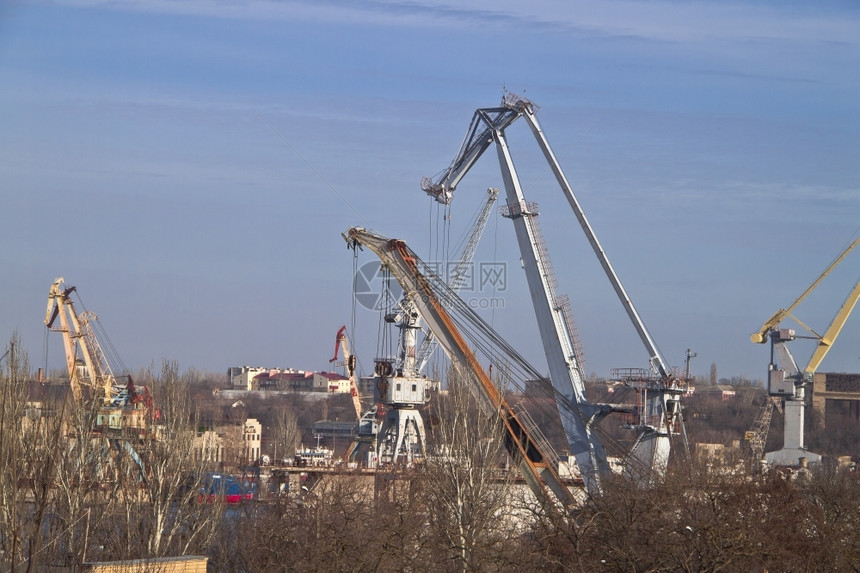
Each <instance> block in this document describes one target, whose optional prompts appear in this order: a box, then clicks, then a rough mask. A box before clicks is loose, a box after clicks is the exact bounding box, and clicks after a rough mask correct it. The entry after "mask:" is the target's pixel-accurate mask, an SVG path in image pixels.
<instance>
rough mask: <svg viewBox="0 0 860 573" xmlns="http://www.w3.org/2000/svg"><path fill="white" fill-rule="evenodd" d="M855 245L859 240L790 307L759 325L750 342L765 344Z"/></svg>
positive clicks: (777, 312)
mask: <svg viewBox="0 0 860 573" xmlns="http://www.w3.org/2000/svg"><path fill="white" fill-rule="evenodd" d="M857 245H860V238H858V239H855V240H854V242H852V243H851V244H850V245H848V247H847V248H846V249H845V250H844V251H842V254H841V255H839V256H838V257H836V260H834V261H833V262H832V263H830V266H828V267H827V268H826V269H824V272H823V273H821V275H820V276H819V277H818V278H817V279H815V281H813V283H812V284H811V285H809V287H808V288H807V289H806V290H805V291H803V293H802V294H801V295H800V296H799V297H797V300H795V301H794V302H793V303H792V304H791V306H789V307H788V308H785V309H783V308H781V309H779V310H777V311H776V312H775V313H773V316H771V317H770V318H768V319H767V320H766V321H764V323H763V324H762V325H761V328H759V329H758V330H757V331H755V332H753V333H752V334H751V335H750V340H752V341H753V342H755V343H757V344H764V343H765V342H767V335H768V333H769V332H770V331H772V330H773V329H775V328H776V327H777V326H779V323H780V322H782V321H783V320H785V319H786V318H787V317H789V316H791V313H792V311H794V309H795V308H797V305H799V304H800V303H801V302H803V299H805V298H806V297H807V296H809V293H811V292H812V291H813V290H815V287H817V286H818V285H819V283H821V281H823V280H824V278H825V277H826V276H827V275H829V274H830V271H832V270H833V269H834V268H836V266H837V265H838V264H839V263H841V262H842V259H844V258H845V257H846V256H848V253H850V252H851V251H852V250H853V249H854V247H856V246H857ZM849 312H850V311H849Z"/></svg>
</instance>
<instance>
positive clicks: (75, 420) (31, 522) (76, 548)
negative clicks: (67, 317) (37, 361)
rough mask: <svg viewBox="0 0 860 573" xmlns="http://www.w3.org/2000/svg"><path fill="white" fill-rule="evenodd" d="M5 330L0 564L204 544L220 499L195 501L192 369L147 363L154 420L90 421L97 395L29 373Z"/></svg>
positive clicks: (201, 472) (177, 550) (132, 554)
mask: <svg viewBox="0 0 860 573" xmlns="http://www.w3.org/2000/svg"><path fill="white" fill-rule="evenodd" d="M17 342H18V340H17V338H16V337H13V339H12V342H11V344H10V346H9V352H8V353H7V354H6V356H5V359H4V360H3V362H2V365H0V552H2V553H0V564H2V568H3V570H4V571H5V570H11V571H19V570H20V571H32V570H36V569H38V568H39V565H40V564H45V563H50V564H66V565H72V566H75V565H76V564H80V563H82V562H84V561H87V560H90V561H92V560H111V559H131V558H152V557H161V556H165V555H183V554H188V553H200V552H205V551H206V549H207V548H208V546H209V543H210V541H211V539H212V538H213V536H214V534H215V531H216V528H217V527H218V526H219V525H220V522H221V513H222V511H223V509H222V507H221V505H220V504H200V503H198V502H197V500H198V495H199V490H200V488H205V487H206V486H207V482H206V476H205V470H206V466H205V465H204V464H203V462H202V461H201V459H202V457H201V456H200V455H198V453H197V452H195V436H196V431H197V416H196V413H195V410H194V408H193V407H190V405H191V404H192V402H191V400H190V397H189V388H190V387H191V386H192V385H193V384H194V382H195V380H193V378H194V373H193V372H190V373H186V374H182V375H180V373H179V369H178V366H177V364H176V363H174V362H165V363H164V364H163V365H162V367H161V369H160V370H159V371H157V372H156V371H152V370H149V371H147V372H145V373H144V374H143V376H142V377H141V378H142V379H139V380H138V383H139V384H143V385H146V386H147V387H148V388H149V390H150V392H151V393H152V396H153V402H154V403H155V404H156V405H157V406H156V407H157V412H158V415H157V421H155V422H154V423H153V424H152V426H151V428H150V431H149V432H147V433H145V434H143V435H141V434H140V433H132V432H131V431H129V432H126V433H124V434H118V435H106V434H102V433H100V432H97V431H96V425H95V421H96V416H97V413H98V401H85V402H81V403H75V402H74V400H73V399H72V398H71V396H70V393H69V392H66V391H62V390H64V389H62V388H61V389H60V390H61V391H57V390H58V388H57V387H50V386H41V385H39V384H37V383H34V382H32V381H31V378H30V368H29V362H28V358H27V355H26V353H25V352H23V351H22V350H21V349H20V345H19V344H17Z"/></svg>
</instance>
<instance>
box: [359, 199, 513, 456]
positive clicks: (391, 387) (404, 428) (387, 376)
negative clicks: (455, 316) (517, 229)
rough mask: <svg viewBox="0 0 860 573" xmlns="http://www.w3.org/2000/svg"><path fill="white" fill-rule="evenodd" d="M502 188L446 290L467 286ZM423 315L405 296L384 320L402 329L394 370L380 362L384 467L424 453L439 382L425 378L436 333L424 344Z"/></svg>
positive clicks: (485, 209) (488, 203) (484, 209)
mask: <svg viewBox="0 0 860 573" xmlns="http://www.w3.org/2000/svg"><path fill="white" fill-rule="evenodd" d="M498 195H499V190H498V189H493V188H490V189H487V197H486V199H485V200H484V203H483V205H482V206H481V208H480V210H479V212H478V215H477V217H476V219H475V222H474V224H473V225H472V229H471V231H470V233H469V238H468V240H467V241H466V246H465V247H464V248H463V252H462V253H461V255H460V259H459V260H458V261H457V264H456V265H455V267H454V269H453V270H452V271H451V273H450V276H449V277H448V286H449V287H450V288H451V289H452V290H453V291H454V292H458V291H459V290H460V289H461V288H462V287H463V285H464V284H465V282H466V277H467V273H468V270H469V265H470V264H471V262H472V259H473V258H474V256H475V251H476V250H477V248H478V243H479V241H480V239H481V236H482V235H483V233H484V228H485V227H486V225H487V221H488V220H489V217H490V214H491V213H492V211H493V205H494V204H495V202H496V198H497V197H498ZM419 319H420V316H419V313H418V312H417V311H416V309H415V305H414V304H413V303H412V301H411V300H410V299H409V297H404V298H403V299H402V300H401V301H400V303H399V311H398V312H397V313H391V314H389V315H386V316H385V321H386V322H388V323H393V324H396V325H397V327H398V329H399V330H400V335H399V337H398V340H399V353H398V357H397V360H396V361H395V362H394V365H393V368H389V365H388V363H387V362H386V361H384V360H378V361H377V368H376V377H377V381H376V387H377V390H378V392H377V394H378V395H379V397H380V399H381V400H380V401H381V402H383V403H384V404H385V406H386V411H385V419H384V421H383V424H382V428H381V430H380V432H379V444H378V459H379V461H380V462H383V463H397V462H398V461H400V460H403V461H406V462H407V463H411V462H412V461H413V459H414V457H415V456H416V454H420V455H422V456H423V455H424V454H425V453H426V452H425V449H426V448H425V431H424V420H423V418H422V416H421V411H420V408H421V407H422V406H424V405H426V404H427V403H428V402H429V401H430V394H431V392H432V391H434V390H436V389H437V387H438V383H437V382H436V381H434V380H431V379H429V378H428V377H427V376H425V375H424V374H423V371H424V367H425V366H426V365H427V362H428V360H429V359H430V357H431V356H432V354H433V351H434V350H435V348H436V346H437V344H438V343H437V341H436V337H435V335H434V334H433V332H432V331H431V332H426V333H425V334H424V339H423V340H422V342H421V344H420V346H419V345H418V343H417V340H418V339H417V334H418V331H419V330H421V325H420V320H419Z"/></svg>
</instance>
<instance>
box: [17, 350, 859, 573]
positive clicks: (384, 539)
mask: <svg viewBox="0 0 860 573" xmlns="http://www.w3.org/2000/svg"><path fill="white" fill-rule="evenodd" d="M13 342H16V341H14V340H13ZM196 376H197V374H196V373H195V372H193V371H192V372H186V373H183V374H180V372H179V369H178V366H177V365H176V364H175V363H172V362H166V363H164V364H163V365H162V366H161V368H160V369H158V370H157V371H155V370H152V371H148V372H146V373H143V374H142V375H141V376H139V383H140V384H145V385H147V386H148V387H149V388H150V390H151V392H152V394H153V398H154V400H153V401H154V403H155V404H156V406H157V408H158V410H159V412H158V421H157V424H156V426H157V428H158V434H159V435H158V439H140V438H137V437H134V436H130V435H129V436H125V437H124V439H114V440H108V439H106V438H105V437H103V436H98V435H95V434H94V433H93V431H92V429H93V417H94V415H95V412H94V411H93V410H92V409H87V408H80V407H74V405H73V404H71V403H70V402H69V401H67V400H66V399H65V395H61V396H50V395H46V396H44V397H43V403H42V404H34V403H33V399H32V398H33V391H32V388H30V387H29V386H28V385H29V364H28V363H27V357H26V355H25V354H24V353H22V352H20V350H19V349H18V347H17V345H13V346H12V347H11V348H10V352H9V354H7V356H6V357H5V358H4V359H3V362H2V365H0V551H2V552H3V553H2V556H0V563H2V569H3V570H15V571H32V570H35V569H36V568H37V567H38V565H39V564H45V563H50V564H69V565H72V566H75V565H77V564H80V563H82V562H84V561H88V560H89V561H92V560H117V559H130V558H155V557H160V556H166V555H182V554H203V555H208V556H209V558H210V568H211V569H212V570H215V571H225V572H226V571H270V570H274V571H359V570H374V571H429V570H434V571H437V570H438V571H464V572H465V571H519V570H535V571H599V570H608V571H777V570H779V571H852V570H853V571H860V527H858V526H860V480H858V479H856V475H855V474H854V473H852V472H847V471H837V470H835V469H833V470H825V469H821V470H819V471H815V472H811V473H803V474H801V475H800V476H799V477H798V478H797V479H788V478H786V477H785V476H782V475H779V474H767V475H764V476H759V477H755V478H752V477H748V476H734V475H730V474H722V473H719V472H714V471H709V470H705V469H700V468H696V467H693V466H690V465H684V464H676V465H674V466H673V469H672V473H671V474H670V475H668V476H667V477H666V479H665V480H663V481H662V482H661V483H659V484H655V485H654V486H653V487H648V488H643V487H641V485H639V484H636V483H632V482H630V481H628V480H626V479H625V478H623V477H621V476H619V477H617V478H614V479H608V480H606V481H605V491H604V494H603V495H601V496H596V497H586V496H583V499H582V503H581V505H579V506H578V507H576V508H573V509H568V510H561V509H560V508H550V507H541V506H539V505H537V504H536V503H535V502H534V498H533V496H532V495H531V494H530V492H529V491H528V490H527V489H526V488H525V487H524V486H523V485H522V483H521V482H520V481H519V480H518V478H517V476H516V475H514V474H512V473H510V472H507V471H505V466H506V465H507V464H506V458H505V454H504V450H505V448H504V441H503V434H502V433H501V432H500V431H499V428H498V425H497V423H496V422H495V421H494V420H492V419H488V418H487V417H485V416H482V415H481V414H480V413H479V412H478V411H477V410H476V409H475V407H474V405H473V404H472V402H471V399H470V396H469V394H468V392H467V391H466V390H465V389H464V388H463V387H462V386H459V385H457V384H456V383H454V384H451V385H450V393H449V395H448V396H447V397H444V398H443V397H440V398H439V399H438V400H436V401H435V402H434V404H433V408H434V409H435V411H434V412H433V413H432V415H431V416H428V418H429V419H431V420H433V423H432V424H431V426H430V428H429V434H430V435H429V447H430V449H431V453H432V455H431V456H430V457H429V458H428V459H427V460H426V461H425V462H424V463H423V464H420V465H419V466H417V467H416V468H413V470H412V472H411V473H408V474H404V473H396V474H395V473H392V474H386V473H379V474H377V475H376V476H375V477H367V476H364V475H361V474H357V473H349V472H346V473H344V474H342V475H339V476H333V477H331V478H329V479H325V480H322V481H320V482H319V483H318V484H317V485H316V486H315V487H310V489H308V490H304V489H301V490H300V491H293V492H291V494H290V495H289V496H284V497H276V498H270V499H269V500H267V501H265V502H259V503H255V504H247V505H243V506H241V507H239V508H231V509H229V510H226V509H225V507H224V506H223V505H222V504H221V503H220V502H218V501H217V500H216V501H215V502H213V503H209V502H208V500H207V499H206V498H204V499H203V500H202V501H203V503H201V499H200V498H199V490H200V489H201V488H205V487H206V486H207V483H206V481H205V479H204V478H203V477H202V476H203V475H204V472H205V469H206V467H205V464H203V463H202V462H201V458H200V456H195V451H194V450H195V444H194V436H195V435H196V430H197V429H198V426H199V424H200V420H199V417H198V415H197V414H196V409H195V408H193V407H191V404H192V403H193V401H192V400H191V399H190V394H189V390H190V389H191V388H193V387H194V386H195V385H196V384H198V383H199V380H196V379H195V377H196ZM292 424H294V421H293V422H292ZM284 426H285V428H286V429H289V428H288V426H291V423H290V422H289V421H285V422H284ZM124 444H128V445H129V446H130V447H131V448H129V447H126V446H125V445H124ZM131 449H133V450H134V455H132V453H131ZM138 459H139V460H140V463H138V461H137V460H138ZM309 485H310V484H309Z"/></svg>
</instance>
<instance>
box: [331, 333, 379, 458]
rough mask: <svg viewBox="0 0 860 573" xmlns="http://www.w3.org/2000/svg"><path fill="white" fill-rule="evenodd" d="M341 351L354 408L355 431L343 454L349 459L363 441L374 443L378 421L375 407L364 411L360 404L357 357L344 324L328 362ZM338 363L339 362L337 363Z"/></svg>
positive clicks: (333, 359)
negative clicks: (356, 377)
mask: <svg viewBox="0 0 860 573" xmlns="http://www.w3.org/2000/svg"><path fill="white" fill-rule="evenodd" d="M341 349H342V351H343V363H342V365H343V366H344V367H345V368H346V373H347V376H348V377H349V393H350V395H351V397H352V407H353V409H354V410H355V419H356V431H355V436H354V437H353V440H352V442H351V443H350V445H349V447H348V448H347V450H346V453H345V454H344V457H345V458H346V459H351V458H352V457H353V456H354V455H355V453H356V451H357V450H358V447H359V445H361V444H362V443H363V442H366V443H371V444H375V443H376V436H377V434H378V433H379V422H378V421H377V419H376V409H375V408H374V409H371V410H368V411H364V409H363V407H362V405H361V394H360V393H359V391H358V384H357V382H356V379H355V376H356V374H355V372H356V366H357V362H358V360H357V357H356V355H355V354H353V353H352V352H350V346H349V339H348V338H347V335H346V325H344V326H341V327H340V330H338V331H337V335H336V336H335V342H334V356H333V357H332V359H331V360H329V362H330V363H332V362H337V354H338V350H341ZM339 364H340V363H339Z"/></svg>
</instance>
